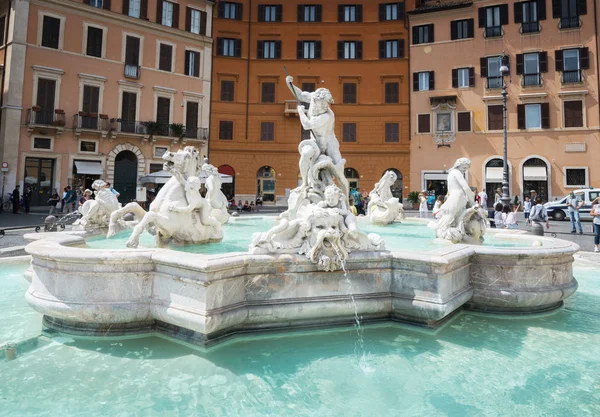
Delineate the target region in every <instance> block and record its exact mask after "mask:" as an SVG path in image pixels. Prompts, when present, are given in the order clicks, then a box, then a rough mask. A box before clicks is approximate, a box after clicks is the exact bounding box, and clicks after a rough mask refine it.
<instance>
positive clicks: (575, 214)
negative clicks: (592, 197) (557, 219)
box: [567, 191, 583, 235]
mask: <svg viewBox="0 0 600 417" xmlns="http://www.w3.org/2000/svg"><path fill="white" fill-rule="evenodd" d="M582 206H583V201H582V200H581V198H579V196H578V195H575V192H573V191H571V192H570V193H569V196H568V197H567V211H568V212H569V218H570V219H571V233H577V231H576V230H575V225H577V228H578V229H579V234H580V235H582V234H583V229H582V228H581V217H580V215H579V209H580V208H581V207H582Z"/></svg>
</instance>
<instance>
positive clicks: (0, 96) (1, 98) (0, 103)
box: [0, 0, 12, 126]
mask: <svg viewBox="0 0 600 417" xmlns="http://www.w3.org/2000/svg"><path fill="white" fill-rule="evenodd" d="M11 7H12V0H8V11H7V12H6V24H5V25H4V62H3V65H4V67H3V69H2V92H1V93H0V109H1V108H2V106H4V91H5V89H4V83H5V82H6V81H5V80H6V55H8V54H7V53H6V52H7V49H8V33H9V32H8V29H9V27H10V11H11ZM1 124H2V118H1V117H0V126H1Z"/></svg>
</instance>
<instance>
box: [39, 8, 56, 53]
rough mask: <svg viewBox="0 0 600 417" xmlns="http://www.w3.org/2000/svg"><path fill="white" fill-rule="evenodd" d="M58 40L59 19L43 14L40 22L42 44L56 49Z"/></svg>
mask: <svg viewBox="0 0 600 417" xmlns="http://www.w3.org/2000/svg"><path fill="white" fill-rule="evenodd" d="M59 40H60V19H57V18H56V17H52V16H44V20H43V23H42V46H45V47H46V48H52V49H58V45H59Z"/></svg>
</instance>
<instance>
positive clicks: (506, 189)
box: [500, 52, 510, 205]
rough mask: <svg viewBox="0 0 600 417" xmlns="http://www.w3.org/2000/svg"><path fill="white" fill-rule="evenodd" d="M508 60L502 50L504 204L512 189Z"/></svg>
mask: <svg viewBox="0 0 600 417" xmlns="http://www.w3.org/2000/svg"><path fill="white" fill-rule="evenodd" d="M507 64H508V62H507V56H506V55H505V54H504V52H502V55H501V56H500V65H501V66H500V75H501V77H502V129H503V138H504V154H503V158H502V198H501V199H500V201H502V204H503V205H509V204H510V195H509V192H510V189H509V185H508V132H507V123H506V117H507V116H506V97H507V96H508V92H507V91H506V82H505V81H504V76H505V75H506V74H508V71H509V69H508V65H507Z"/></svg>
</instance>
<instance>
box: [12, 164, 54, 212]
mask: <svg viewBox="0 0 600 417" xmlns="http://www.w3.org/2000/svg"><path fill="white" fill-rule="evenodd" d="M53 184H54V159H43V158H25V188H27V186H30V187H31V205H32V206H47V205H49V203H48V200H49V199H50V197H51V195H52V194H51V193H52V185H53ZM24 192H25V190H24V189H23V190H21V193H24ZM59 195H62V194H61V193H59Z"/></svg>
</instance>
